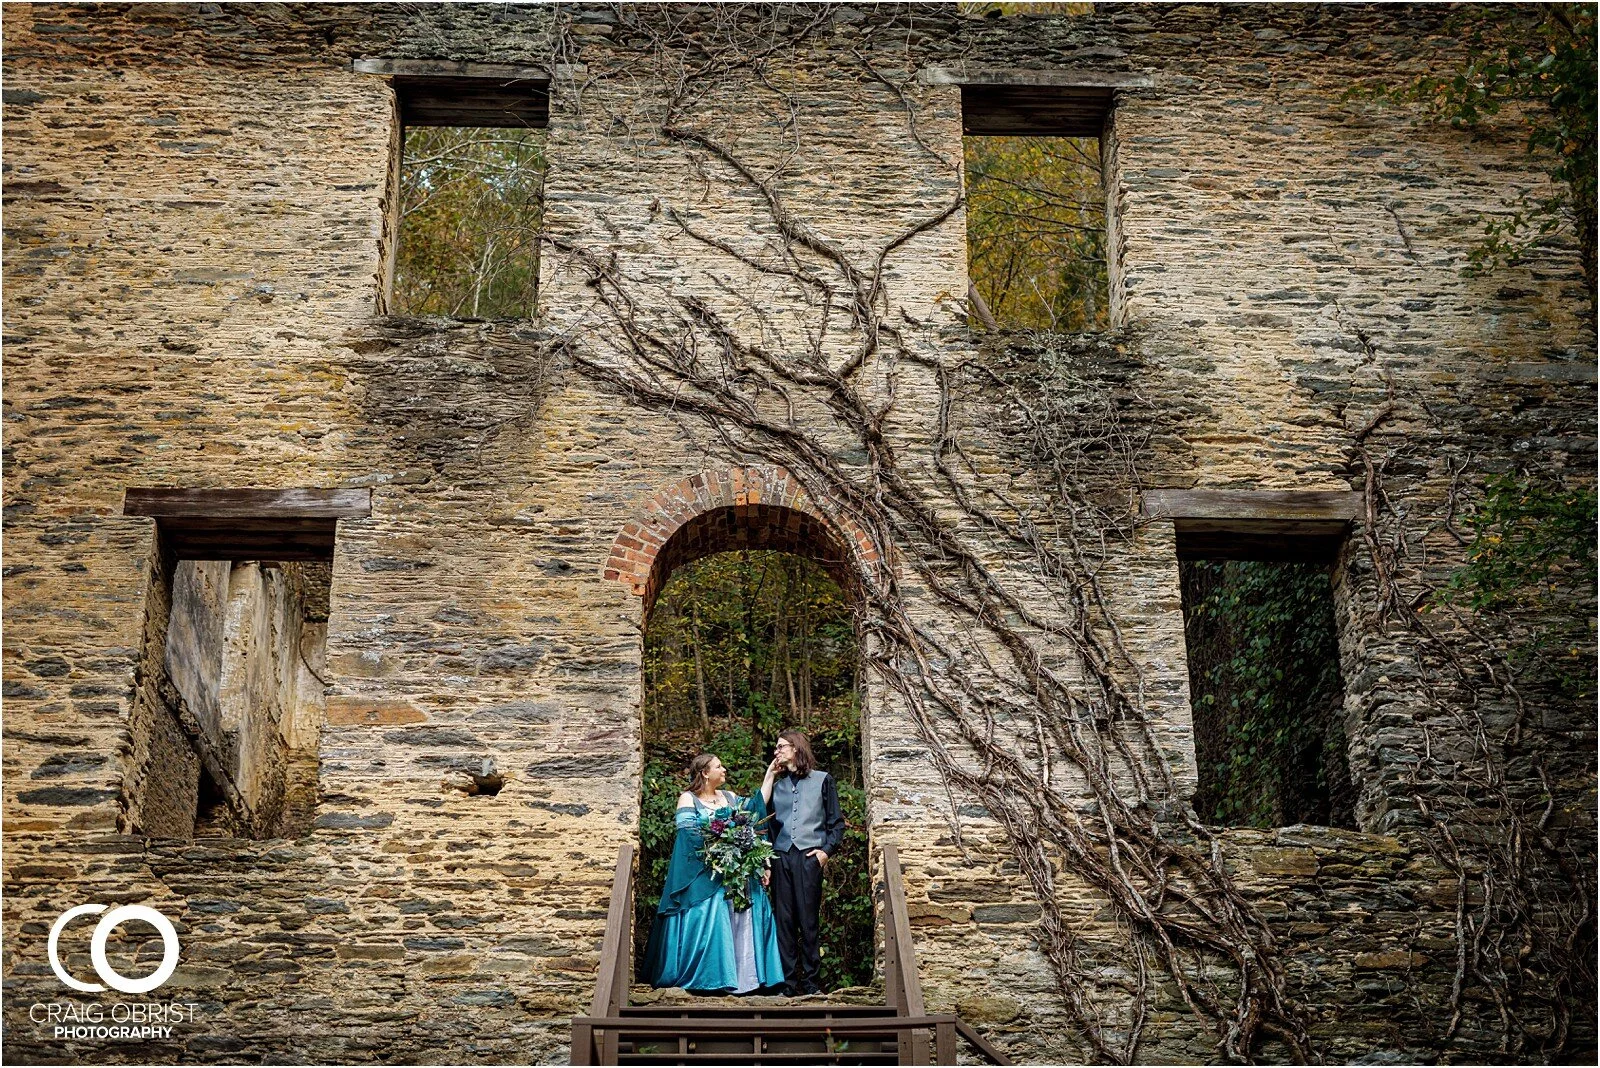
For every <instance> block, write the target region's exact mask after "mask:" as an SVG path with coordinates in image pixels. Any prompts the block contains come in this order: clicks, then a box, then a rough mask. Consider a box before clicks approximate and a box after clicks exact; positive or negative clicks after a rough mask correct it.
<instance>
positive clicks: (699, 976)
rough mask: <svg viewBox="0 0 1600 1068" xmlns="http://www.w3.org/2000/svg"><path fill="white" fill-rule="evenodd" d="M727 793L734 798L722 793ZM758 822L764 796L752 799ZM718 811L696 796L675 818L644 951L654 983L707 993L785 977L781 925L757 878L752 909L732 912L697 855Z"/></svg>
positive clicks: (738, 991) (762, 814) (749, 988)
mask: <svg viewBox="0 0 1600 1068" xmlns="http://www.w3.org/2000/svg"><path fill="white" fill-rule="evenodd" d="M723 795H724V796H726V797H729V798H731V797H732V796H733V795H732V794H731V793H729V792H728V791H726V790H724V791H723ZM751 801H752V803H751V805H750V811H751V813H752V814H753V815H754V816H755V818H756V819H758V820H759V819H762V818H763V817H765V816H766V814H767V807H766V804H765V802H764V801H763V799H762V797H761V795H760V794H759V793H757V794H756V795H755V796H754V797H753V798H752V799H751ZM712 811H713V810H712V809H711V808H710V807H708V806H706V805H704V804H702V803H701V801H700V799H699V798H696V799H695V802H694V807H693V808H680V809H678V811H677V814H676V815H675V817H674V820H675V822H676V824H677V828H678V833H677V837H676V839H674V841H673V843H672V861H671V863H670V865H669V866H668V868H667V882H666V886H665V887H663V889H662V891H661V904H660V906H659V907H658V908H657V910H656V922H655V926H654V927H652V928H651V929H650V943H649V945H648V946H647V947H646V949H645V974H646V975H648V976H649V977H650V985H651V986H676V987H682V988H683V989H685V990H695V991H701V992H704V993H734V994H745V993H749V992H750V991H752V990H755V989H758V988H760V987H764V986H778V985H780V984H781V983H782V982H783V961H782V959H781V958H779V956H778V927H777V924H776V923H774V922H773V919H772V903H771V902H770V901H769V900H768V899H767V891H766V890H765V889H764V888H763V887H762V886H761V883H760V880H758V879H751V880H750V907H749V908H748V909H747V910H745V911H744V912H734V911H733V909H732V908H730V907H729V906H728V897H727V894H726V893H724V891H723V889H722V886H721V884H720V883H718V882H717V880H716V877H715V876H713V875H712V874H711V869H710V868H707V867H706V866H705V862H704V861H702V860H701V859H700V825H701V822H702V820H704V819H705V818H707V817H709V816H710V814H711V812H712Z"/></svg>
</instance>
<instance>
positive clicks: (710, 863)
mask: <svg viewBox="0 0 1600 1068" xmlns="http://www.w3.org/2000/svg"><path fill="white" fill-rule="evenodd" d="M746 804H748V802H740V803H738V804H735V805H733V806H731V807H724V808H719V809H717V810H716V811H715V812H713V813H712V814H711V816H710V818H709V819H707V820H706V821H705V822H704V823H702V824H701V826H700V859H701V860H703V861H705V864H706V867H708V868H710V869H711V874H712V875H714V876H715V877H716V879H717V881H718V882H719V883H721V884H722V889H723V891H724V892H725V893H726V894H727V895H728V905H729V906H730V907H731V908H732V909H733V911H735V912H743V911H744V910H746V909H748V908H749V907H750V880H751V879H752V878H760V876H761V872H762V870H763V869H765V868H766V866H767V862H768V861H770V860H771V859H772V857H773V855H774V854H773V851H772V846H771V845H770V844H769V843H768V842H767V836H766V835H764V834H762V833H761V825H762V824H764V823H766V822H767V820H768V819H770V818H771V817H763V818H762V819H759V820H758V819H756V818H755V817H754V816H752V815H751V814H750V810H749V809H748V808H747V807H745V806H746Z"/></svg>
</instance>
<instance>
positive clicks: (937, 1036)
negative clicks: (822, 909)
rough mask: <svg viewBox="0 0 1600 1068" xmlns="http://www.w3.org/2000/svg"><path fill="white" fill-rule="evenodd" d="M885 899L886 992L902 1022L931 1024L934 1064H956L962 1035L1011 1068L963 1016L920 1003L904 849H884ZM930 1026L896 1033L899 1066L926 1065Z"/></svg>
mask: <svg viewBox="0 0 1600 1068" xmlns="http://www.w3.org/2000/svg"><path fill="white" fill-rule="evenodd" d="M883 891H884V893H883V896H884V903H885V905H886V907H887V912H888V915H886V916H884V918H883V957H884V960H883V990H884V994H885V995H886V996H887V998H888V1001H889V1007H890V1008H891V1009H893V1010H894V1014H895V1016H897V1017H901V1018H903V1022H905V1021H909V1020H919V1021H920V1020H923V1019H926V1020H929V1021H931V1024H932V1026H931V1030H932V1031H933V1063H934V1064H955V1063H956V1035H958V1034H959V1035H960V1036H961V1037H962V1038H964V1039H966V1040H967V1041H968V1042H970V1043H972V1045H973V1047H974V1048H975V1049H977V1051H978V1052H979V1053H980V1054H982V1055H983V1057H984V1059H985V1060H987V1061H988V1062H989V1063H990V1064H1001V1065H1009V1064H1010V1063H1011V1060H1010V1058H1008V1057H1007V1056H1006V1055H1005V1054H1004V1053H1001V1052H1000V1051H999V1050H998V1049H995V1048H994V1046H993V1045H991V1044H990V1043H989V1041H988V1040H987V1039H985V1038H984V1037H983V1036H982V1035H980V1034H978V1032H977V1031H976V1030H975V1029H974V1028H973V1026H972V1025H971V1024H969V1023H967V1021H965V1020H963V1019H961V1018H960V1017H959V1016H929V1015H928V1014H927V1008H926V1006H925V1005H924V1004H923V1001H922V976H921V974H920V973H919V971H918V969H917V948H916V944H915V943H913V942H912V940H911V913H910V911H909V910H908V909H907V908H906V888H905V883H904V882H903V881H902V880H901V876H900V850H899V849H897V848H896V847H895V846H892V845H885V846H884V847H883ZM929 1029H930V1028H929V1025H921V1026H907V1027H906V1028H904V1029H903V1030H898V1031H897V1037H898V1038H899V1041H900V1063H901V1064H927V1063H928V1030H929Z"/></svg>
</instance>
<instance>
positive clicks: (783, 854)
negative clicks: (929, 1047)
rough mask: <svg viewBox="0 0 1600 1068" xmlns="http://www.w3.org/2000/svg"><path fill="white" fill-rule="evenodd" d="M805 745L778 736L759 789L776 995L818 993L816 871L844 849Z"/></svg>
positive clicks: (834, 792) (828, 795)
mask: <svg viewBox="0 0 1600 1068" xmlns="http://www.w3.org/2000/svg"><path fill="white" fill-rule="evenodd" d="M816 765H817V758H816V757H815V756H813V755H812V754H811V742H810V741H809V740H808V739H807V738H806V736H805V735H803V734H801V733H800V732H799V731H784V732H783V733H782V734H780V735H778V742H777V745H775V746H774V747H773V757H772V763H771V764H769V765H767V777H766V778H765V779H764V780H762V783H761V795H762V796H763V797H764V798H766V801H767V808H768V810H769V811H771V813H772V821H771V822H770V823H769V824H768V825H767V826H768V831H769V833H770V834H771V835H772V847H773V849H774V850H776V851H777V854H778V855H777V857H775V858H774V859H773V862H772V887H771V892H772V915H773V918H774V919H775V920H776V921H777V925H778V956H779V957H780V958H782V960H783V975H784V979H785V982H784V984H783V992H784V993H785V994H787V995H790V996H791V997H792V996H794V995H797V994H820V993H821V992H822V984H821V975H820V973H821V970H822V955H821V953H819V952H818V948H817V935H818V931H817V922H818V917H819V915H820V913H821V911H822V866H823V865H824V864H826V863H827V862H828V858H829V857H830V856H832V855H833V854H835V853H837V852H838V851H839V846H840V845H842V844H843V843H844V815H843V814H842V813H841V812H840V811H839V790H838V787H836V786H834V784H833V776H831V775H829V774H828V773H827V772H825V771H820V770H818V768H817V766H816Z"/></svg>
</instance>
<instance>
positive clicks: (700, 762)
mask: <svg viewBox="0 0 1600 1068" xmlns="http://www.w3.org/2000/svg"><path fill="white" fill-rule="evenodd" d="M806 752H807V754H809V753H810V752H811V751H810V750H809V749H808V750H806ZM715 759H717V754H715V753H701V754H700V755H699V756H697V757H695V758H694V759H693V760H691V761H689V792H690V793H691V794H698V793H699V792H700V791H701V790H704V789H705V788H706V769H707V768H709V767H711V762H712V761H713V760H715Z"/></svg>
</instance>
